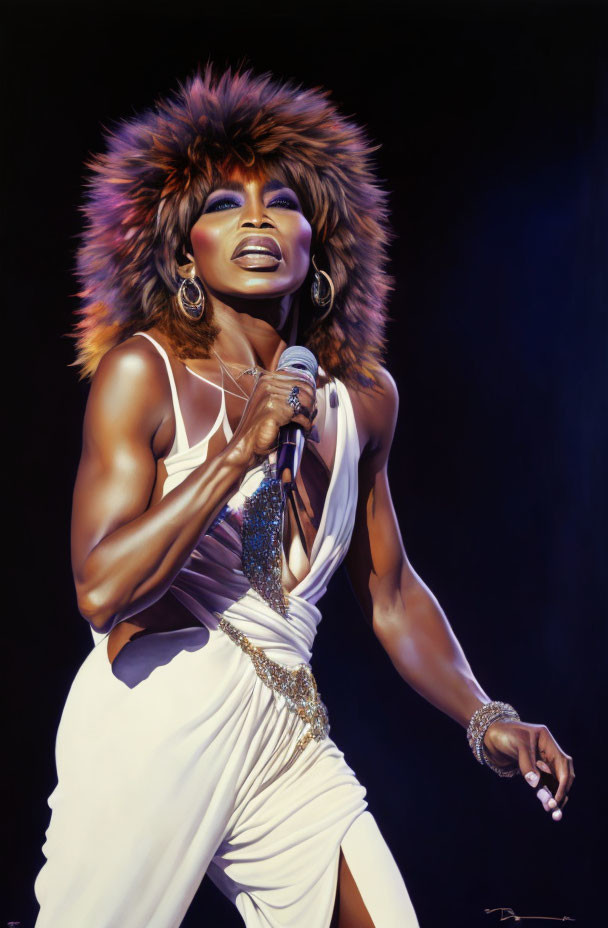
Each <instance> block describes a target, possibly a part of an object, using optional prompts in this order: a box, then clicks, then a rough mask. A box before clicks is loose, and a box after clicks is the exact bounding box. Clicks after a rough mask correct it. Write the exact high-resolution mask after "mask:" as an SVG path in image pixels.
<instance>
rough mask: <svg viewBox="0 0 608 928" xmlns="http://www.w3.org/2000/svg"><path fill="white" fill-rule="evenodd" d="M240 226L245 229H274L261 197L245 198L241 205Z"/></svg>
mask: <svg viewBox="0 0 608 928" xmlns="http://www.w3.org/2000/svg"><path fill="white" fill-rule="evenodd" d="M241 226H242V227H243V228H245V229H247V228H249V229H274V223H273V222H272V221H271V219H270V217H269V216H268V215H267V213H266V208H265V206H264V201H263V200H262V197H261V196H250V197H247V199H246V200H245V203H244V204H243V209H242V214H241Z"/></svg>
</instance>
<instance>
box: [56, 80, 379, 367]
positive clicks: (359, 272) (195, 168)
mask: <svg viewBox="0 0 608 928" xmlns="http://www.w3.org/2000/svg"><path fill="white" fill-rule="evenodd" d="M105 141H106V143H107V150H106V152H105V153H102V154H99V155H94V156H92V157H91V159H90V160H89V161H88V162H87V165H86V167H87V168H88V169H89V170H90V174H89V175H88V176H87V183H86V194H85V204H84V206H83V207H82V211H83V212H84V214H85V217H86V222H85V227H84V231H83V233H82V238H81V241H80V245H79V247H78V251H77V266H76V273H77V276H78V278H79V281H80V284H81V290H80V292H79V293H78V296H79V297H80V298H81V300H82V303H81V306H80V309H78V310H77V313H78V316H79V319H78V321H77V323H76V325H75V329H74V332H73V337H74V338H75V339H76V343H77V358H76V361H75V362H74V364H75V365H76V366H78V367H79V368H80V371H81V375H82V377H90V376H92V374H93V373H94V371H95V370H96V368H97V365H98V364H99V361H100V360H101V358H102V356H103V355H104V354H105V352H106V351H108V350H109V349H110V348H112V347H113V346H114V345H116V344H118V343H119V342H121V341H123V340H124V339H125V338H126V337H128V336H129V335H130V334H132V333H133V332H135V331H137V330H138V329H144V330H145V329H146V328H150V327H151V326H152V325H157V326H159V328H160V329H161V330H162V331H164V332H165V333H167V335H168V336H169V337H170V340H171V344H172V346H173V348H174V350H175V352H176V354H177V356H178V357H181V358H188V357H189V358H192V357H207V356H208V355H209V351H210V348H211V344H212V342H213V339H214V337H215V335H216V334H217V329H216V327H215V326H214V323H213V318H212V314H211V313H206V314H205V316H204V317H203V319H202V320H201V321H199V322H190V321H189V320H187V319H185V318H184V317H183V315H182V314H180V312H179V310H178V308H177V301H176V298H175V294H176V291H177V288H178V286H179V283H180V278H179V277H178V274H177V266H178V264H182V263H184V262H185V261H186V260H187V258H186V257H185V253H186V252H187V251H189V250H190V248H191V246H190V230H191V228H192V226H193V225H194V223H195V222H196V220H197V219H198V217H199V215H200V213H201V211H202V208H203V204H204V201H205V198H206V197H207V195H208V193H209V191H210V190H211V189H213V187H215V186H217V185H218V184H220V183H221V181H222V179H223V178H225V176H226V174H227V173H228V172H229V171H230V170H232V169H233V168H234V167H241V168H242V169H244V170H247V169H252V170H261V171H263V172H265V173H268V174H269V175H270V176H273V177H275V176H276V177H279V178H281V179H282V181H283V182H284V183H285V184H286V185H288V186H291V187H293V188H294V189H295V190H296V192H297V193H298V195H299V196H300V199H301V202H302V206H303V210H304V213H305V215H306V217H307V219H308V220H309V222H310V223H311V226H312V230H313V243H312V244H313V253H315V254H316V260H317V264H318V266H320V267H322V268H324V269H325V270H327V271H328V273H329V274H330V276H331V278H332V280H333V282H334V286H335V303H334V308H333V310H332V312H331V314H330V315H329V316H328V317H327V318H326V319H325V320H324V321H322V322H318V323H315V322H314V314H313V308H312V306H311V304H310V299H309V296H308V294H309V290H310V280H309V278H307V281H306V282H305V284H304V285H303V288H302V300H301V308H300V332H299V333H298V340H299V341H300V342H301V343H304V344H306V345H307V346H308V347H309V348H310V349H311V350H312V351H313V352H314V353H315V354H316V355H317V357H318V359H319V363H320V364H321V366H322V367H323V368H324V369H325V371H326V372H327V373H328V374H331V375H335V376H338V377H340V378H341V379H343V380H345V381H347V382H349V381H350V382H351V383H354V382H358V383H363V384H369V383H372V382H373V381H374V380H375V376H374V372H375V371H377V365H378V363H379V362H380V361H381V359H382V355H383V348H384V341H385V339H384V326H385V321H386V298H387V294H388V291H389V289H390V288H391V286H392V279H391V278H390V277H388V276H387V274H386V271H385V264H386V249H387V244H388V242H389V240H390V238H391V236H392V233H391V231H390V227H389V223H388V210H387V194H386V191H385V190H383V189H382V187H381V186H380V184H379V182H378V179H377V178H376V176H375V174H374V169H373V164H372V157H371V156H372V153H373V152H374V150H375V146H373V145H372V144H371V143H370V141H369V140H368V138H367V136H366V134H365V132H364V130H363V129H362V128H361V127H360V126H358V125H356V124H355V123H353V122H352V121H351V120H350V119H346V118H345V117H344V116H342V115H341V114H340V113H339V112H338V111H337V109H336V107H335V105H334V104H333V103H332V102H331V101H330V100H329V93H328V91H325V90H322V89H320V88H314V89H303V88H302V87H301V86H299V85H294V84H293V83H291V82H279V81H278V80H276V79H275V78H274V77H273V76H272V75H271V74H263V75H255V74H253V73H252V71H251V69H248V70H244V71H243V70H238V69H237V70H235V71H233V70H232V69H230V68H228V69H227V70H225V71H224V72H222V73H217V72H216V70H215V69H214V67H213V65H211V64H207V66H206V67H205V69H204V71H203V72H202V73H201V71H200V69H198V70H197V71H196V73H195V74H194V75H193V76H192V77H190V78H189V79H188V80H187V81H186V82H185V83H184V84H181V83H180V84H178V90H177V91H175V92H173V93H172V94H171V95H170V96H168V97H165V98H162V99H160V100H157V101H156V103H155V105H154V106H153V107H151V108H150V109H148V110H146V111H145V112H143V113H142V114H141V115H139V116H136V117H134V118H131V119H129V120H123V121H121V122H119V123H118V124H117V126H116V127H115V128H114V129H113V130H112V131H106V134H105Z"/></svg>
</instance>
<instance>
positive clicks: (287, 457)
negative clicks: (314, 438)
mask: <svg viewBox="0 0 608 928" xmlns="http://www.w3.org/2000/svg"><path fill="white" fill-rule="evenodd" d="M304 443H305V436H304V431H303V429H302V427H301V426H299V425H293V424H290V425H282V426H281V428H280V429H279V447H278V455H277V476H278V478H279V480H281V481H282V482H283V483H284V484H285V485H289V484H293V483H295V481H296V477H297V475H298V469H299V467H300V461H301V460H302V452H303V451H304Z"/></svg>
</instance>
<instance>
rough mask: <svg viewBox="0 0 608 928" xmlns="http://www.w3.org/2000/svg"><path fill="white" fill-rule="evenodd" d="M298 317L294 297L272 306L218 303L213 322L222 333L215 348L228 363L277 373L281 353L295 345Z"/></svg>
mask: <svg viewBox="0 0 608 928" xmlns="http://www.w3.org/2000/svg"><path fill="white" fill-rule="evenodd" d="M298 315H299V313H298V301H297V299H296V298H294V296H293V295H288V296H286V297H283V298H282V299H281V300H276V301H273V302H272V303H270V302H268V301H264V302H262V301H260V300H239V301H238V304H237V303H231V304H230V305H229V304H227V303H224V302H219V301H216V300H214V301H213V319H214V322H215V324H216V325H217V326H218V328H219V330H220V331H219V335H218V336H217V338H216V340H215V343H214V348H215V350H216V351H217V353H218V354H219V355H220V357H221V358H222V359H223V360H224V361H227V362H230V361H233V362H234V363H237V364H245V365H247V366H250V365H254V364H257V365H259V366H261V367H263V368H265V369H266V370H275V368H276V365H277V362H278V360H279V357H280V355H281V353H282V352H283V351H284V350H285V348H286V347H288V346H289V345H291V344H294V342H295V339H296V335H297V330H298Z"/></svg>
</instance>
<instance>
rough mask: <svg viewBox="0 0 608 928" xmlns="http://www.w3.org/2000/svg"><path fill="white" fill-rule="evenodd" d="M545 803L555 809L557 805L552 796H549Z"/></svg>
mask: <svg viewBox="0 0 608 928" xmlns="http://www.w3.org/2000/svg"><path fill="white" fill-rule="evenodd" d="M547 805H548V806H549V808H550V809H555V807H556V806H557V803H556V801H555V799H554V798H553V796H551V799H550V800H549V802H548V803H547Z"/></svg>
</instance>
